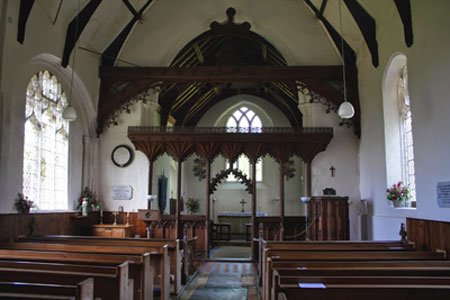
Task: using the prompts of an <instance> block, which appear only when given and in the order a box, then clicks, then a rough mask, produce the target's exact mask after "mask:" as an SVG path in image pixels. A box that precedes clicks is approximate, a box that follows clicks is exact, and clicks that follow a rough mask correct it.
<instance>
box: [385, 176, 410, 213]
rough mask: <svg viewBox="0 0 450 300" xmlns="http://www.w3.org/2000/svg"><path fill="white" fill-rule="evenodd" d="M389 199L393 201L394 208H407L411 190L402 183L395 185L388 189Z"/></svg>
mask: <svg viewBox="0 0 450 300" xmlns="http://www.w3.org/2000/svg"><path fill="white" fill-rule="evenodd" d="M386 192H387V199H388V200H390V201H392V203H393V204H394V207H405V206H406V202H407V201H408V199H409V198H410V197H411V190H410V188H409V186H408V185H405V184H404V183H403V182H402V181H399V182H397V183H394V184H393V185H392V186H391V187H390V188H388V189H386Z"/></svg>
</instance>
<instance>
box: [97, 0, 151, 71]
mask: <svg viewBox="0 0 450 300" xmlns="http://www.w3.org/2000/svg"><path fill="white" fill-rule="evenodd" d="M152 1H153V0H148V1H147V2H146V3H145V4H144V6H143V7H142V8H141V9H140V10H139V11H136V10H135V9H134V7H133V6H132V5H131V3H130V2H129V1H128V0H123V2H124V3H125V5H126V6H127V7H128V9H129V10H130V12H131V13H132V14H133V18H132V19H131V20H130V22H128V24H127V26H125V28H124V29H122V31H121V32H120V33H119V35H118V36H117V37H116V38H115V39H114V41H112V43H111V44H110V45H109V46H108V48H106V50H105V51H104V52H103V54H102V65H105V66H113V65H114V63H115V62H116V60H117V56H118V55H119V52H120V50H121V49H122V47H123V44H124V43H125V41H126V39H127V38H128V35H129V34H130V32H131V30H132V29H133V28H134V26H135V24H136V22H137V21H139V20H140V19H141V18H142V14H143V13H144V11H145V10H146V9H147V7H148V6H149V5H150V3H152Z"/></svg>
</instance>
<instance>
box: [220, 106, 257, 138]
mask: <svg viewBox="0 0 450 300" xmlns="http://www.w3.org/2000/svg"><path fill="white" fill-rule="evenodd" d="M261 128H262V123H261V119H260V118H259V117H258V115H257V114H256V113H255V112H254V111H253V110H251V109H249V108H248V107H246V106H241V107H240V108H238V109H237V110H235V112H234V113H233V114H232V115H231V116H230V117H229V118H228V121H227V131H228V132H261Z"/></svg>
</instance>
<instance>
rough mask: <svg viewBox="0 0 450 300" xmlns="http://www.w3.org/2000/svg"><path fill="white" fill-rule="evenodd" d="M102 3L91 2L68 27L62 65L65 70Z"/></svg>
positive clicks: (96, 0) (91, 0)
mask: <svg viewBox="0 0 450 300" xmlns="http://www.w3.org/2000/svg"><path fill="white" fill-rule="evenodd" d="M101 2H102V0H90V1H89V2H88V4H86V6H85V7H84V8H83V9H82V10H81V11H80V12H79V13H78V14H77V15H76V16H75V18H73V20H72V21H71V22H70V23H69V26H67V32H66V41H65V43H64V51H63V55H62V59H61V65H62V66H63V67H64V68H65V67H67V65H68V64H69V58H70V54H71V53H72V50H73V47H75V44H76V43H77V41H78V39H79V38H80V35H81V33H82V32H83V30H84V28H85V27H86V25H87V23H88V22H89V20H90V19H91V17H92V15H93V14H94V12H95V11H96V10H97V7H98V6H99V5H100V3H101Z"/></svg>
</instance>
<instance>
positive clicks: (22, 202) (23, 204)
mask: <svg viewBox="0 0 450 300" xmlns="http://www.w3.org/2000/svg"><path fill="white" fill-rule="evenodd" d="M14 207H15V208H16V210H17V212H18V213H19V214H28V213H29V212H30V208H32V207H35V205H34V202H33V201H32V200H30V199H28V197H27V196H25V195H24V194H22V193H17V198H16V199H15V201H14Z"/></svg>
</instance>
